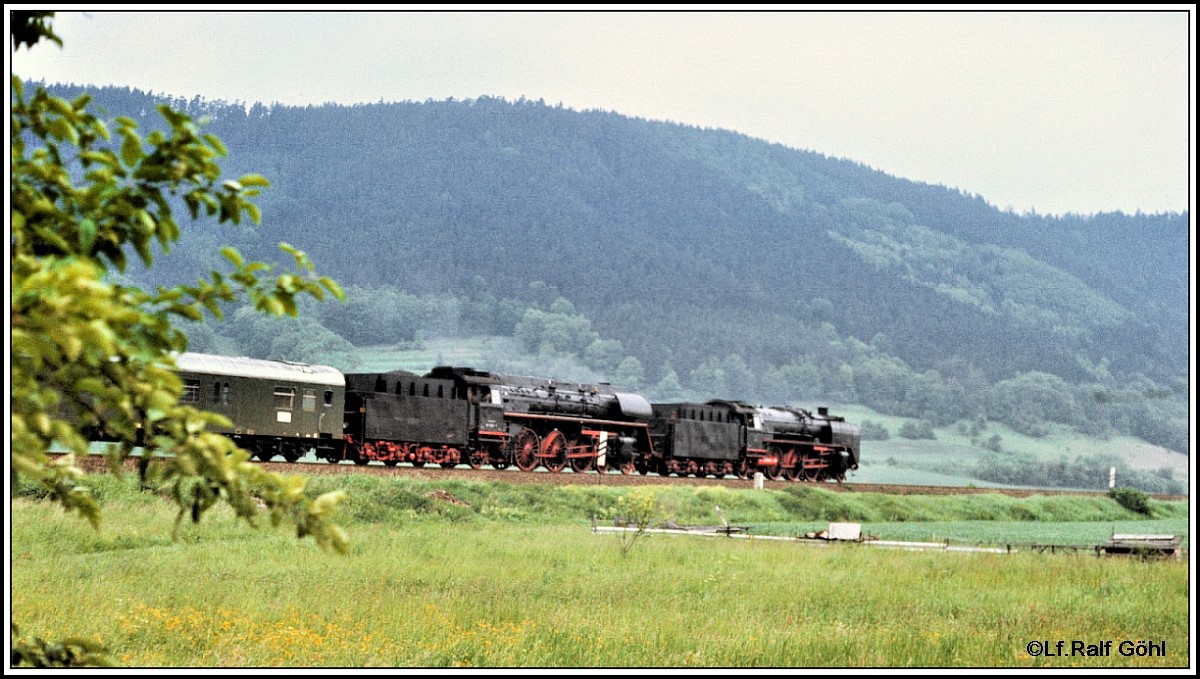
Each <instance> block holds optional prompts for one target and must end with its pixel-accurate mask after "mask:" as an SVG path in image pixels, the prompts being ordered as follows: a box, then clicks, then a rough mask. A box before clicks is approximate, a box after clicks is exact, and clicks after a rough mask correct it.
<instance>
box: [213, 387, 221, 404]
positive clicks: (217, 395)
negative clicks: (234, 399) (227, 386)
mask: <svg viewBox="0 0 1200 679" xmlns="http://www.w3.org/2000/svg"><path fill="white" fill-rule="evenodd" d="M220 402H221V383H220V382H213V403H220Z"/></svg>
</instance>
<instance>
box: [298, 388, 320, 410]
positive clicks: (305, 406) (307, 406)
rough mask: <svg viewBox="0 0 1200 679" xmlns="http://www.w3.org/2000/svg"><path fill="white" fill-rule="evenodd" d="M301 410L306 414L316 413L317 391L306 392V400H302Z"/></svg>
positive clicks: (307, 390)
mask: <svg viewBox="0 0 1200 679" xmlns="http://www.w3.org/2000/svg"><path fill="white" fill-rule="evenodd" d="M300 408H301V409H302V410H304V412H306V413H311V412H316V410H317V391H316V390H315V389H305V390H304V398H302V399H300Z"/></svg>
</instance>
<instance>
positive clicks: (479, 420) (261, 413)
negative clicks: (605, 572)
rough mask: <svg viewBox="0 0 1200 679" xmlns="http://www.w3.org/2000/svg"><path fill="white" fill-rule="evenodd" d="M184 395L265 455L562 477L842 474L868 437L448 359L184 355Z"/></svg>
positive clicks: (814, 421)
mask: <svg viewBox="0 0 1200 679" xmlns="http://www.w3.org/2000/svg"><path fill="white" fill-rule="evenodd" d="M176 366H177V368H178V370H179V373H180V377H181V378H182V379H183V381H184V393H183V398H182V400H183V401H184V402H188V403H192V404H194V405H196V406H197V407H201V408H204V409H207V410H213V411H215V412H218V413H221V414H223V415H225V416H226V417H227V418H229V420H230V421H231V422H233V426H232V427H230V428H229V429H228V430H226V431H224V432H222V433H225V434H226V435H228V436H230V437H232V438H233V439H234V440H235V441H236V442H237V443H238V444H239V445H240V446H241V447H243V448H245V449H247V450H249V451H250V452H252V453H253V454H254V455H255V457H257V458H258V459H261V460H270V459H273V458H274V457H276V456H280V457H282V458H283V459H284V460H286V461H289V462H294V461H296V460H298V459H299V458H300V457H301V456H302V455H303V454H305V453H306V452H308V451H310V450H311V451H313V452H314V454H315V456H316V457H317V458H319V459H323V460H326V461H328V462H331V463H339V462H343V461H350V462H353V463H355V464H360V465H364V464H368V463H370V462H372V461H378V462H381V463H383V464H385V465H389V466H394V465H397V464H399V463H401V462H404V463H408V464H412V465H414V466H417V467H421V466H424V465H427V464H437V465H440V466H442V467H446V468H449V467H454V466H457V465H460V464H466V465H469V466H470V467H472V468H475V469H478V468H481V467H483V466H484V465H490V466H492V467H493V468H496V469H506V468H508V467H509V466H514V465H515V466H516V467H517V468H518V469H520V470H522V471H534V470H535V469H538V468H539V467H541V468H545V469H546V470H548V471H551V472H561V471H563V470H564V469H566V468H567V467H570V468H571V469H572V470H573V471H575V472H587V471H589V470H595V471H598V472H606V471H608V470H610V469H616V470H619V471H620V472H621V473H624V474H631V473H634V472H637V473H640V474H650V473H655V474H662V475H668V474H677V475H695V476H714V477H718V478H720V477H724V476H737V477H741V478H746V477H749V476H752V475H753V474H754V473H755V472H762V473H763V474H764V476H766V477H767V478H770V479H779V478H784V479H788V480H793V481H799V480H804V481H825V480H833V481H839V482H840V481H843V480H845V477H846V472H847V471H849V470H852V469H857V468H858V450H859V442H860V437H859V431H858V428H857V427H856V426H854V425H853V424H850V423H848V422H846V421H845V419H844V418H842V417H837V416H834V415H830V414H829V412H828V411H827V409H825V408H820V409H818V411H817V413H816V414H813V413H812V412H810V411H808V410H804V409H801V408H785V407H762V406H752V405H749V404H746V403H743V402H740V401H723V400H713V401H708V402H706V403H655V404H651V403H650V402H649V401H647V400H646V399H645V398H644V397H642V396H640V395H638V394H635V393H633V392H630V391H626V390H623V389H620V388H617V387H614V386H612V385H610V384H604V383H601V384H580V383H574V382H564V381H560V380H553V379H544V378H536V377H525V376H518V375H507V374H499V373H491V372H485V371H480V370H475V369H472V368H461V367H449V366H442V367H437V368H434V369H433V370H431V371H430V372H429V373H427V374H425V375H418V374H415V373H412V372H408V371H392V372H387V373H351V374H342V373H341V372H339V371H338V370H336V369H334V368H330V367H327V366H312V365H306V364H301V363H291V362H285V361H263V360H258V359H249V358H230V357H223V356H208V355H204V354H194V353H187V354H181V355H180V356H179V357H177V359H176Z"/></svg>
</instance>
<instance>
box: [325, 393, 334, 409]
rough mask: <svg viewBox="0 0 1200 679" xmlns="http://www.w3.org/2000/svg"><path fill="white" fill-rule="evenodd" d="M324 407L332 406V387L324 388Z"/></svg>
mask: <svg viewBox="0 0 1200 679" xmlns="http://www.w3.org/2000/svg"><path fill="white" fill-rule="evenodd" d="M325 407H326V408H332V407H333V390H332V389H326V390H325Z"/></svg>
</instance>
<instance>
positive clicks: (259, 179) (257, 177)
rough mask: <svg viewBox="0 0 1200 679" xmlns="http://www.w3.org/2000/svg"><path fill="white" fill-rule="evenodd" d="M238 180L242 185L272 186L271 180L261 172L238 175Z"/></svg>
mask: <svg viewBox="0 0 1200 679" xmlns="http://www.w3.org/2000/svg"><path fill="white" fill-rule="evenodd" d="M238 182H239V183H240V184H241V185H242V186H270V185H271V182H269V181H267V178H266V177H264V176H262V175H261V174H244V175H242V176H241V177H238Z"/></svg>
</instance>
